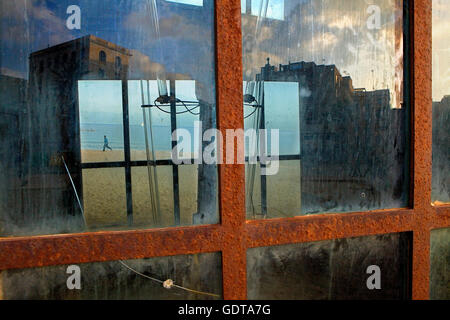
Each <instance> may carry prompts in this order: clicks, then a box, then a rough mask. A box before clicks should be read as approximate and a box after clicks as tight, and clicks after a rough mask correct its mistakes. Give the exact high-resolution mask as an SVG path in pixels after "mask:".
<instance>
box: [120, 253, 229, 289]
mask: <svg viewBox="0 0 450 320" xmlns="http://www.w3.org/2000/svg"><path fill="white" fill-rule="evenodd" d="M119 262H120V263H121V264H122V265H123V266H124V267H125V268H127V269H128V270H130V271H132V272H134V273H136V274H137V275H140V276H141V277H144V278H147V279H150V280H152V281H155V282H158V283H160V284H163V283H164V281H162V280H159V279H156V278H153V277H150V276H147V275H145V274H143V273H140V272H139V271H137V270H135V269H133V268H131V267H130V266H129V265H127V264H126V263H125V262H123V261H122V260H119ZM173 287H176V288H178V289H181V290H184V291H188V292H192V293H196V294H202V295H206V296H211V297H215V298H220V295H218V294H215V293H209V292H203V291H198V290H193V289H189V288H186V287H182V286H179V285H176V284H174V285H173Z"/></svg>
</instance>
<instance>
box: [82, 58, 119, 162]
mask: <svg viewBox="0 0 450 320" xmlns="http://www.w3.org/2000/svg"><path fill="white" fill-rule="evenodd" d="M102 52H103V51H102ZM121 92H122V86H121V82H120V81H92V80H88V81H79V82H78V100H79V107H78V108H79V112H80V141H81V161H82V162H111V161H123V160H124V153H123V150H124V139H123V113H122V94H121Z"/></svg>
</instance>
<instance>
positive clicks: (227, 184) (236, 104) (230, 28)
mask: <svg viewBox="0 0 450 320" xmlns="http://www.w3.org/2000/svg"><path fill="white" fill-rule="evenodd" d="M216 50H217V63H216V68H217V69H216V71H217V72H216V74H217V106H218V107H217V115H218V127H219V129H220V130H221V131H222V134H223V136H224V137H225V141H226V139H227V137H226V130H227V129H235V128H243V125H244V115H243V104H242V97H243V94H242V91H243V90H242V40H241V7H240V1H239V0H218V1H216ZM221 149H222V155H224V154H225V152H224V151H225V143H224V145H223V146H222V148H221ZM234 154H235V156H236V154H237V145H236V144H235V153H234ZM235 163H236V162H235ZM244 170H245V167H244V165H229V164H225V165H220V166H219V181H220V188H219V190H220V210H221V217H222V227H223V235H224V239H223V248H222V268H223V295H224V298H225V299H245V298H246V296H247V286H246V282H247V281H246V280H247V279H246V278H247V275H246V247H245V230H244V225H245V171H244Z"/></svg>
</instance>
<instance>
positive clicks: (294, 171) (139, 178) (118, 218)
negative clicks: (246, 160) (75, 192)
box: [82, 150, 300, 230]
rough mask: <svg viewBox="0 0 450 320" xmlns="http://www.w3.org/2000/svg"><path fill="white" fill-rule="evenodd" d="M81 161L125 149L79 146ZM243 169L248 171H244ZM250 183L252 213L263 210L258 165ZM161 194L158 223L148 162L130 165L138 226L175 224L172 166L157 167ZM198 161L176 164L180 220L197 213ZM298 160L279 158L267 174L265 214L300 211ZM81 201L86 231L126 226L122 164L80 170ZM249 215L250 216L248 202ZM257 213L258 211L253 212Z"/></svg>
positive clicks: (135, 154) (140, 154)
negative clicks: (275, 169) (273, 171)
mask: <svg viewBox="0 0 450 320" xmlns="http://www.w3.org/2000/svg"><path fill="white" fill-rule="evenodd" d="M156 157H157V159H170V153H169V152H164V153H162V152H159V153H157V154H156ZM82 158H83V161H84V162H111V161H123V151H119V150H113V151H105V152H103V151H102V150H83V151H82ZM131 158H132V160H145V159H146V152H145V151H137V150H132V157H131ZM246 174H247V170H246ZM256 175H257V177H258V178H257V179H255V185H254V192H253V194H254V196H253V203H254V212H255V213H256V214H257V215H258V214H259V213H260V212H261V201H260V199H261V197H260V190H261V189H260V179H259V168H257V170H256ZM157 177H158V182H159V183H158V189H159V197H160V208H161V216H160V222H161V223H160V224H159V225H156V224H155V223H154V222H153V218H152V207H151V202H150V196H149V180H148V170H147V167H145V166H144V167H133V168H132V177H131V179H132V197H133V220H134V224H135V227H137V228H150V227H168V226H173V225H174V214H173V184H172V167H171V166H159V167H158V168H157ZM197 177H198V165H182V166H179V184H180V216H181V224H182V225H191V224H192V216H193V214H195V213H196V212H197V184H198V182H197ZM299 179H300V163H299V162H298V161H283V162H280V169H279V173H278V174H277V175H274V176H268V177H267V194H268V199H267V203H268V211H269V217H283V216H289V215H290V216H292V215H293V213H294V212H295V213H297V214H299V213H300V183H299ZM83 205H84V211H85V217H86V222H87V225H88V228H89V229H90V230H99V229H105V228H114V229H117V228H122V227H123V228H128V227H127V213H126V212H127V210H126V194H125V170H124V168H102V169H84V170H83ZM247 207H248V217H249V218H252V217H253V209H252V207H251V206H250V205H249V206H247ZM257 218H258V216H257Z"/></svg>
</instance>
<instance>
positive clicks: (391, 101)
mask: <svg viewBox="0 0 450 320" xmlns="http://www.w3.org/2000/svg"><path fill="white" fill-rule="evenodd" d="M244 2H245V5H244V6H243V8H242V13H243V14H242V28H243V65H244V117H245V129H246V130H248V129H254V130H257V131H259V133H261V134H262V135H263V136H264V133H263V130H268V134H270V135H272V136H273V133H271V132H270V130H273V129H278V134H279V140H278V141H276V140H275V141H273V140H272V139H271V138H270V136H267V138H266V141H265V142H264V139H263V140H258V142H257V143H254V144H253V145H251V144H250V143H248V142H247V143H246V148H247V150H246V154H247V156H248V157H249V158H248V159H247V161H248V166H247V171H248V172H247V174H246V177H247V182H246V189H247V190H246V194H247V214H248V216H252V217H253V218H259V217H263V218H274V217H284V216H298V215H307V214H316V213H326V212H347V211H360V210H372V209H381V208H395V207H405V206H407V205H408V183H409V182H408V180H407V177H408V172H407V170H408V167H409V165H408V163H407V161H408V143H407V136H408V133H407V132H408V126H407V123H408V122H407V118H408V110H407V108H408V106H407V104H404V103H403V6H407V5H408V4H407V3H405V4H403V1H401V0H377V1H373V2H372V3H371V4H368V3H367V2H366V1H362V0H352V1H344V2H341V1H334V0H325V1H323V0H307V1H303V0H251V1H242V2H241V3H242V4H244ZM274 144H276V146H274ZM255 147H256V149H257V150H258V151H257V153H258V154H259V155H260V156H261V155H264V150H267V153H268V154H269V155H272V156H273V155H274V152H275V151H276V148H275V147H278V149H279V160H280V161H279V169H278V170H277V171H276V173H274V174H270V175H269V174H266V175H264V173H263V170H261V174H255V172H256V167H257V166H256V164H255V163H252V161H251V160H252V159H251V158H250V156H251V152H249V151H250V150H253V149H252V148H255ZM260 161H262V160H261V159H260ZM264 167H265V165H264V164H262V168H264ZM257 180H258V181H257ZM255 185H258V186H260V187H259V188H260V190H258V191H256V190H255V189H254V187H253V186H255ZM258 192H259V193H260V194H259V195H257V196H256V194H255V193H258ZM251 198H253V200H251ZM256 198H258V199H259V203H252V202H255V199H256ZM292 199H295V201H293V200H292ZM271 202H272V205H271V204H270V203H271ZM255 207H257V208H260V209H258V210H259V212H257V213H256V215H255V213H254V208H255Z"/></svg>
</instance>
